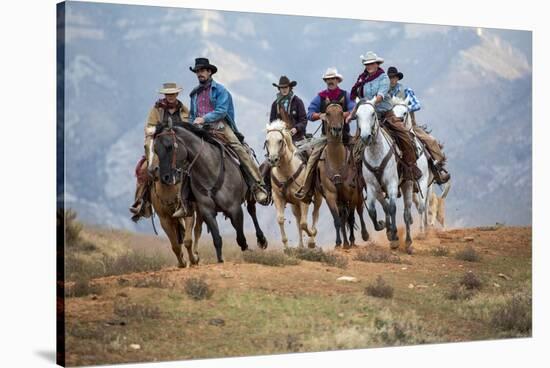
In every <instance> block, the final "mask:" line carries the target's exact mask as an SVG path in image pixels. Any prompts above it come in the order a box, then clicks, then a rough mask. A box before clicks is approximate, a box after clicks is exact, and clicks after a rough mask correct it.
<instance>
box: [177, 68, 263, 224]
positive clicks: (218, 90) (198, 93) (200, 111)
mask: <svg viewBox="0 0 550 368" xmlns="http://www.w3.org/2000/svg"><path fill="white" fill-rule="evenodd" d="M189 70H191V71H192V72H193V73H195V74H196V76H197V79H198V81H199V85H198V86H197V87H195V88H194V89H193V90H192V91H191V93H190V94H189V96H190V97H191V104H190V112H189V122H191V123H192V124H195V125H198V126H203V127H205V128H208V129H215V130H217V131H218V132H219V133H221V134H223V135H224V137H225V140H226V141H227V145H228V146H230V147H231V148H232V149H233V151H235V153H236V154H237V155H238V156H239V161H240V163H241V167H242V168H243V169H244V170H245V171H246V173H247V174H249V175H250V176H251V177H252V179H253V180H254V182H253V183H252V184H251V189H252V192H253V193H254V197H255V198H256V201H257V202H258V203H260V204H263V205H266V204H267V202H268V197H267V191H266V189H265V184H264V182H263V179H262V177H261V175H260V171H259V169H258V167H257V166H256V164H255V163H254V161H253V160H252V157H251V156H250V154H249V153H248V151H247V150H246V149H245V148H244V147H243V144H242V143H241V141H242V140H243V139H244V137H242V134H241V133H239V131H238V130H237V125H236V124H235V110H234V107H233V98H232V97H231V94H230V93H229V91H228V90H227V89H226V88H225V87H224V86H223V85H222V84H220V83H218V82H216V81H215V80H214V79H212V75H214V74H215V73H216V72H217V71H218V68H217V67H216V66H215V65H212V64H210V61H209V60H208V59H207V58H196V59H195V66H194V67H189ZM239 137H240V138H241V139H239ZM178 215H181V216H183V215H184V213H183V211H181V213H176V214H174V215H173V216H175V217H177V216H178Z"/></svg>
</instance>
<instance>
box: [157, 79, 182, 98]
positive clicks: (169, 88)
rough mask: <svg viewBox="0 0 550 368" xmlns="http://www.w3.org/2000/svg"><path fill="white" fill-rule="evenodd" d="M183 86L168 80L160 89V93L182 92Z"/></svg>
mask: <svg viewBox="0 0 550 368" xmlns="http://www.w3.org/2000/svg"><path fill="white" fill-rule="evenodd" d="M182 89H183V88H181V87H178V85H177V84H176V83H172V82H168V83H163V84H162V88H161V89H159V93H162V94H164V95H170V94H173V93H180V92H181V90H182Z"/></svg>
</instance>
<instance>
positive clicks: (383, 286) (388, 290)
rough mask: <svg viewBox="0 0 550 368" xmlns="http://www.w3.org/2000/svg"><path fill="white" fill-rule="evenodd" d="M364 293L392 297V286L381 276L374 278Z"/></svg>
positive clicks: (378, 296)
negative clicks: (374, 280) (374, 281)
mask: <svg viewBox="0 0 550 368" xmlns="http://www.w3.org/2000/svg"><path fill="white" fill-rule="evenodd" d="M365 293H366V294H367V295H370V296H374V297H376V298H385V299H391V298H393V287H392V286H391V285H389V284H387V283H386V281H384V279H383V278H382V276H378V277H377V278H376V283H374V284H370V285H369V286H367V288H366V289H365Z"/></svg>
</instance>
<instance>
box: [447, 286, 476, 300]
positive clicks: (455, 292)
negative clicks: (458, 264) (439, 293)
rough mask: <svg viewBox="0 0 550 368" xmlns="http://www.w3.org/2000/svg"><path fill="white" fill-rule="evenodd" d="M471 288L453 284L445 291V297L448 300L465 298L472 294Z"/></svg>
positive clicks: (469, 297)
mask: <svg viewBox="0 0 550 368" xmlns="http://www.w3.org/2000/svg"><path fill="white" fill-rule="evenodd" d="M474 294H475V292H474V291H473V290H468V289H466V288H465V287H464V286H463V285H453V287H452V288H451V290H450V291H449V292H448V293H447V298H449V299H450V300H467V299H471V298H472V297H473V296H474Z"/></svg>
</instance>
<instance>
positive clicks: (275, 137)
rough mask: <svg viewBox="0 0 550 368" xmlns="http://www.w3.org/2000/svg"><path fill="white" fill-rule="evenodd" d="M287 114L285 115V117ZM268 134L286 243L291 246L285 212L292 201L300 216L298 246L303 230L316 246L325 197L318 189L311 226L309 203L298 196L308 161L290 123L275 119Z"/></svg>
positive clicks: (274, 189) (275, 194)
mask: <svg viewBox="0 0 550 368" xmlns="http://www.w3.org/2000/svg"><path fill="white" fill-rule="evenodd" d="M284 118H285V117H284V116H283V119H284ZM266 130H267V134H266V139H265V145H264V146H265V148H266V151H267V161H268V162H269V164H270V165H271V167H272V169H271V187H272V193H273V202H274V203H275V208H276V209H277V222H278V223H279V228H280V230H281V238H282V241H283V246H284V247H285V248H287V247H288V238H287V236H286V232H285V218H284V212H285V207H286V204H287V203H290V205H291V208H292V213H293V214H294V217H295V218H296V225H297V226H298V235H299V238H298V239H299V240H298V247H300V248H302V247H303V246H304V245H303V239H302V231H305V232H306V234H307V235H308V236H309V240H308V247H310V248H315V235H317V228H316V224H317V220H318V219H319V207H321V202H322V196H321V194H320V193H319V192H318V191H315V194H314V197H313V214H312V226H311V228H309V227H308V226H307V212H308V208H309V204H306V203H304V202H302V201H300V200H299V199H298V198H296V197H295V196H294V192H295V188H294V189H293V187H295V186H298V185H297V184H296V182H297V181H298V182H302V181H303V177H304V175H305V171H304V170H303V169H304V167H305V163H304V162H303V161H302V160H301V159H300V158H299V157H298V156H297V155H296V154H295V147H294V144H293V143H292V137H291V136H290V133H289V131H288V123H286V122H285V121H283V120H275V121H273V122H272V123H270V124H268V125H267V127H266Z"/></svg>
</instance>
